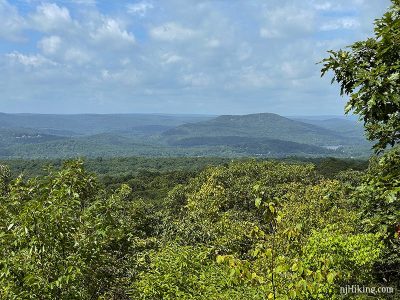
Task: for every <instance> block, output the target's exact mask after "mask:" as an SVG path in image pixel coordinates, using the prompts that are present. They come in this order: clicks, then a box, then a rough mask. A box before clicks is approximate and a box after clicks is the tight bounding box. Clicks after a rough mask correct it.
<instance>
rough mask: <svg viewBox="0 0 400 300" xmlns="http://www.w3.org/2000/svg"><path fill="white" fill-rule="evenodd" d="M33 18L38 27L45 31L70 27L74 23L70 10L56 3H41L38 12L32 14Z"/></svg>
mask: <svg viewBox="0 0 400 300" xmlns="http://www.w3.org/2000/svg"><path fill="white" fill-rule="evenodd" d="M32 20H33V22H34V24H35V25H36V27H38V28H39V29H40V30H43V31H45V32H48V31H54V30H63V29H69V26H70V25H71V23H72V18H71V15H70V13H69V10H68V9H67V8H66V7H62V6H58V5H57V4H55V3H43V4H41V5H39V6H38V7H37V8H36V13H35V14H33V15H32Z"/></svg>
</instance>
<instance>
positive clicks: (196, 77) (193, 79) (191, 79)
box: [182, 73, 211, 87]
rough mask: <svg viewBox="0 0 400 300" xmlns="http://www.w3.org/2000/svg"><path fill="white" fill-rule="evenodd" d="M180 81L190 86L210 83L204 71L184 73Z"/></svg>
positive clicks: (203, 85) (201, 85) (202, 85)
mask: <svg viewBox="0 0 400 300" xmlns="http://www.w3.org/2000/svg"><path fill="white" fill-rule="evenodd" d="M182 81H183V82H184V83H185V84H188V85H190V86H192V87H205V86H208V85H209V84H210V83H211V79H210V78H209V77H208V76H207V75H206V74H204V73H196V74H186V75H184V76H183V77H182Z"/></svg>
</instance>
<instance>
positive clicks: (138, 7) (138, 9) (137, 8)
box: [126, 1, 154, 17]
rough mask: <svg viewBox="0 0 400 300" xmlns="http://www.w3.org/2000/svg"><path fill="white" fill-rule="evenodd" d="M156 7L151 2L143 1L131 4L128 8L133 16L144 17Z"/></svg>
mask: <svg viewBox="0 0 400 300" xmlns="http://www.w3.org/2000/svg"><path fill="white" fill-rule="evenodd" d="M153 8H154V5H153V4H152V3H150V2H147V1H143V2H139V3H131V4H128V5H127V6H126V9H127V12H128V13H130V14H132V15H139V16H141V17H144V16H145V15H146V13H147V11H148V10H150V9H153Z"/></svg>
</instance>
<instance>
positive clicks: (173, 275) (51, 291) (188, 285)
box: [0, 151, 400, 299]
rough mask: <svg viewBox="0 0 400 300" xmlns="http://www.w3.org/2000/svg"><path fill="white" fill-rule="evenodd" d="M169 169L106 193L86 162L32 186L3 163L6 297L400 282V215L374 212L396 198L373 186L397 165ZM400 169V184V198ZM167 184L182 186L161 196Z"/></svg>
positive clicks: (206, 292) (319, 289)
mask: <svg viewBox="0 0 400 300" xmlns="http://www.w3.org/2000/svg"><path fill="white" fill-rule="evenodd" d="M386 157H387V158H388V159H389V158H390V160H388V161H387V164H391V163H392V160H393V159H396V160H400V159H399V157H400V153H399V151H397V152H393V153H390V155H388V156H386ZM167 162H168V160H165V161H164V162H163V163H164V165H166V164H167ZM178 162H179V163H181V161H180V160H178ZM153 163H155V164H159V163H160V162H157V161H156V160H155V161H154V162H153ZM170 163H171V162H170ZM175 163H176V161H175ZM325 163H327V162H325ZM141 164H149V162H146V161H142V162H141ZM99 165H101V163H99ZM171 165H172V163H171ZM338 166H339V167H338V168H340V162H338ZM118 167H122V165H120V166H117V167H116V168H115V170H117V169H118ZM178 167H179V164H178ZM167 168H169V167H167V166H165V169H167ZM386 170H388V171H386ZM165 172H166V173H163V174H162V173H159V174H158V175H159V177H157V178H156V179H155V178H154V177H153V176H154V173H152V172H148V173H147V174H146V173H143V171H140V170H139V172H138V173H137V175H136V177H133V178H130V180H128V184H122V185H121V184H117V185H115V186H118V187H114V186H113V187H114V188H108V189H106V188H104V187H102V186H104V183H100V182H99V180H98V179H97V177H96V176H95V175H93V174H92V173H90V172H86V171H85V170H84V168H83V165H82V163H81V162H79V161H71V162H67V163H64V165H63V167H62V168H61V169H59V170H57V169H53V170H49V171H47V174H46V175H44V176H38V177H33V178H31V179H24V178H22V177H16V178H15V177H12V176H11V172H10V171H9V169H8V168H7V167H4V166H3V167H1V185H0V186H1V203H2V205H1V206H0V217H1V218H0V220H1V221H0V229H1V233H2V234H1V235H0V245H1V247H0V251H1V252H0V293H1V295H2V298H3V299H38V298H40V299H93V298H95V299H243V298H244V299H265V298H266V297H268V295H270V294H271V293H272V291H273V290H275V293H276V295H277V299H286V298H285V295H291V296H290V299H314V298H318V297H319V298H321V297H322V298H323V299H335V297H337V296H338V292H339V289H338V286H340V285H342V284H345V283H347V282H349V280H352V281H356V282H358V283H360V284H363V283H365V284H371V283H373V284H375V285H381V284H383V282H381V280H382V276H385V278H386V280H389V282H388V283H387V282H386V283H385V285H395V284H396V282H398V281H396V280H398V277H396V276H398V274H397V273H395V272H392V273H391V274H388V273H387V270H388V269H387V266H388V265H390V266H391V267H392V268H393V266H396V263H397V262H396V254H397V253H398V252H396V251H397V250H398V248H395V249H393V248H391V247H393V245H392V243H393V242H394V243H396V241H397V239H396V238H395V236H394V232H395V228H394V227H390V226H387V227H386V229H385V230H383V229H382V227H381V225H379V224H391V222H393V221H392V219H393V218H394V217H395V216H396V215H395V214H397V213H398V210H397V211H396V210H394V211H392V210H390V211H392V214H393V215H388V214H387V211H388V209H389V208H390V209H392V208H391V207H392V204H390V203H388V204H387V206H386V207H382V210H380V211H379V213H378V211H377V210H375V209H371V208H370V205H373V203H374V201H375V199H378V198H379V197H380V198H382V197H383V199H384V198H385V194H386V193H388V190H387V189H386V188H383V189H382V188H378V187H380V186H382V185H381V183H379V182H376V183H375V182H374V184H375V185H376V187H375V188H373V190H374V194H371V191H370V190H368V189H370V188H371V187H373V186H372V185H371V184H370V181H371V178H374V176H375V174H380V172H386V173H387V172H389V173H390V174H392V173H391V169H388V168H387V165H376V164H375V163H372V165H371V167H370V169H369V171H368V175H367V176H364V173H361V172H358V171H352V170H345V171H340V172H336V173H335V174H334V175H333V176H332V178H326V177H324V176H323V175H321V174H320V173H319V172H317V171H316V168H315V166H313V165H312V164H309V163H305V162H303V163H301V164H300V163H283V162H278V161H254V160H253V161H238V162H232V163H229V164H225V163H224V164H223V165H219V166H213V167H208V168H206V169H204V170H203V171H193V173H191V174H190V175H188V174H186V175H188V176H186V177H185V175H184V174H185V172H187V171H185V170H182V171H180V173H179V172H178V171H177V172H178V173H175V175H176V176H175V177H173V176H172V177H170V175H171V173H169V172H171V171H165ZM116 174H118V172H117V173H116ZM166 174H167V175H166ZM394 174H396V173H394ZM398 174H399V173H397V175H393V176H395V178H390V179H387V180H390V182H393V184H392V186H391V189H390V191H392V192H393V193H394V194H393V195H394V197H397V196H398V192H396V189H398V182H399V181H398V176H399V175H398ZM163 176H164V177H163ZM180 176H181V177H180ZM386 176H387V175H385V178H387V177H386ZM396 176H397V177H396ZM117 178H118V177H117ZM140 178H141V180H142V181H141V182H142V183H143V184H147V186H145V189H144V190H142V191H140V189H139V188H138V186H139V185H137V183H138V180H139V179H140ZM396 178H397V179H396ZM392 179H395V180H393V181H392ZM154 180H156V182H158V184H159V186H161V185H160V183H161V182H164V183H165V184H166V185H168V184H170V186H168V187H167V188H166V189H167V190H168V191H169V192H166V193H160V194H158V195H155V194H153V195H152V194H151V193H152V192H154V189H153V190H152V187H154V186H152V183H154ZM178 181H181V182H178ZM396 182H397V185H396ZM387 184H388V182H386V186H387ZM156 186H157V184H156ZM172 186H174V187H172ZM106 187H107V186H106ZM108 187H110V186H108ZM140 192H144V193H143V194H140ZM396 193H397V194H396ZM371 195H373V196H374V197H371ZM155 199H157V200H156V201H155ZM366 200H367V202H365V201H366ZM360 203H362V205H360ZM367 211H368V212H369V213H368V214H367V213H366V212H367ZM367 221H368V222H372V223H371V224H376V225H379V226H378V229H379V230H377V229H376V227H373V226H372V227H369V226H365V225H364V224H365V222H367ZM269 274H274V280H273V281H272V280H271V277H270V276H269ZM396 274H397V275H396ZM288 299H289V298H288Z"/></svg>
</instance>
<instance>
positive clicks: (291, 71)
mask: <svg viewBox="0 0 400 300" xmlns="http://www.w3.org/2000/svg"><path fill="white" fill-rule="evenodd" d="M389 5H390V1H389V0H387V1H386V0H370V1H361V0H346V1H344V0H337V1H324V0H305V1H295V0H280V1H276V0H271V1H263V0H254V1H230V0H219V1H206V0H204V1H203V0H201V1H195V0H166V1H125V0H124V1H112V2H111V1H94V0H86V1H84V0H70V1H66V0H64V1H52V2H46V1H44V2H43V1H35V0H26V1H24V0H21V1H15V2H14V1H6V0H0V18H1V20H2V22H3V24H5V25H3V26H2V28H0V68H1V72H0V87H1V90H2V93H1V95H0V111H5V112H41V113H80V112H95V113H111V112H123V113H128V112H160V113H200V114H242V113H252V112H275V113H280V114H284V115H295V114H298V115H305V114H341V113H342V112H343V108H342V107H343V104H344V101H345V99H341V98H340V97H338V91H337V87H334V86H330V83H329V80H328V78H326V79H321V78H320V73H319V69H320V67H321V66H320V65H317V64H316V63H317V62H319V61H320V60H321V59H322V58H324V57H325V56H326V51H327V50H329V49H338V48H342V47H344V46H346V45H349V44H351V43H352V42H353V41H356V40H359V39H364V38H366V37H368V36H370V35H372V28H373V25H372V23H373V20H374V19H375V18H377V17H379V16H380V15H382V13H383V12H384V11H385V9H386V8H387V7H388V6H389Z"/></svg>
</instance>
